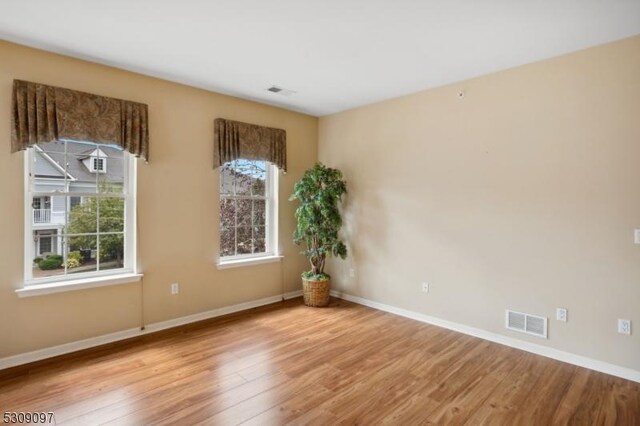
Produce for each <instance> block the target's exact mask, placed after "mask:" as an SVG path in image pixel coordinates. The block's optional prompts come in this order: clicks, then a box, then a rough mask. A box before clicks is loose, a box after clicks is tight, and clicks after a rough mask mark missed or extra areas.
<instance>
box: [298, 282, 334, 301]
mask: <svg viewBox="0 0 640 426" xmlns="http://www.w3.org/2000/svg"><path fill="white" fill-rule="evenodd" d="M329 290H331V280H325V281H311V280H307V279H304V278H303V279H302V295H303V297H304V304H305V305H307V306H315V307H320V306H327V305H328V304H329Z"/></svg>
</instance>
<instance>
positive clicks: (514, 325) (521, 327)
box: [505, 309, 547, 339]
mask: <svg viewBox="0 0 640 426" xmlns="http://www.w3.org/2000/svg"><path fill="white" fill-rule="evenodd" d="M505 325H506V327H507V328H508V329H509V330H514V331H519V332H521V333H526V334H531V335H532V336H538V337H542V338H545V339H546V338H547V319H546V318H545V317H540V316H537V315H531V314H524V313H522V312H516V311H510V310H508V309H507V311H506V324H505Z"/></svg>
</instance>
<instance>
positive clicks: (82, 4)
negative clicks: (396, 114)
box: [0, 0, 640, 116]
mask: <svg viewBox="0 0 640 426" xmlns="http://www.w3.org/2000/svg"><path fill="white" fill-rule="evenodd" d="M639 33H640V0H528V1H523V0H485V1H478V0H440V1H435V0H422V1H419V0H395V1H390V0H342V1H339V0H323V1H320V0H270V1H265V0H209V1H205V0H201V1H199V0H180V1H179V0H172V1H168V0H109V1H96V0H94V1H89V0H0V38H2V39H6V40H9V41H14V42H17V43H22V44H26V45H30V46H34V47H38V48H43V49H46V50H50V51H53V52H59V53H63V54H66V55H70V56H74V57H78V58H82V59H87V60H90V61H95V62H99V63H103V64H108V65H112V66H115V67H118V68H124V69H127V70H132V71H137V72H140V73H143V74H148V75H152V76H156V77H160V78H164V79H167V80H172V81H176V82H181V83H185V84H188V85H192V86H196V87H201V88H204V89H208V90H213V91H216V92H221V93H225V94H229V95H234V96H238V97H241V98H246V99H251V100H255V101H258V102H264V103H268V104H272V105H277V106H281V107H283V108H287V109H291V110H295V111H301V112H305V113H308V114H312V115H316V116H322V115H326V114H331V113H334V112H338V111H342V110H345V109H349V108H353V107H357V106H360V105H364V104H368V103H371V102H376V101H380V100H383V99H388V98H392V97H396V96H400V95H403V94H407V93H412V92H416V91H419V90H422V89H426V88H430V87H435V86H440V85H443V84H447V83H452V82H455V81H460V80H464V79H468V78H471V77H475V76H478V75H482V74H487V73H490V72H494V71H498V70H501V69H505V68H510V67H514V66H517V65H521V64H525V63H530V62H534V61H537V60H540V59H544V58H549V57H552V56H557V55H560V54H563V53H567V52H571V51H575V50H579V49H583V48H586V47H589V46H594V45H597V44H602V43H606V42H608V41H613V40H617V39H620V38H624V37H628V36H631V35H635V34H639ZM0 66H2V65H1V64H0ZM271 85H277V86H281V87H284V88H286V89H290V90H294V91H296V92H297V93H295V94H293V95H291V96H283V95H278V94H273V93H270V92H268V91H266V88H267V87H269V86H271Z"/></svg>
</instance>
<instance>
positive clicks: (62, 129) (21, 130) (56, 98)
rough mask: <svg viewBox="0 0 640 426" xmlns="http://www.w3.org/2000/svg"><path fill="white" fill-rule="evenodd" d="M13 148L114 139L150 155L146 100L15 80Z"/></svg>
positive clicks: (139, 154)
mask: <svg viewBox="0 0 640 426" xmlns="http://www.w3.org/2000/svg"><path fill="white" fill-rule="evenodd" d="M12 101H13V105H12V109H11V152H17V151H21V150H23V149H26V148H28V147H30V146H32V145H34V144H37V143H44V142H53V141H56V140H72V141H86V142H94V143H104V144H116V145H120V146H121V147H122V148H124V149H125V150H127V151H128V152H130V153H132V154H134V155H135V156H137V157H142V158H144V159H145V160H146V161H148V160H149V120H148V112H147V105H145V104H141V103H137V102H130V101H125V100H122V99H115V98H108V97H106V96H98V95H93V94H90V93H85V92H78V91H76V90H70V89H63V88H60V87H54V86H47V85H44V84H38V83H31V82H28V81H22V80H14V81H13V99H12Z"/></svg>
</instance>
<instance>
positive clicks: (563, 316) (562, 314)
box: [556, 308, 568, 322]
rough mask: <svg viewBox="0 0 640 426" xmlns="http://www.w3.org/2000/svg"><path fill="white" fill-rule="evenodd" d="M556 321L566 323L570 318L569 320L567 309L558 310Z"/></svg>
mask: <svg viewBox="0 0 640 426" xmlns="http://www.w3.org/2000/svg"><path fill="white" fill-rule="evenodd" d="M556 319H557V320H558V321H564V322H567V321H568V318H567V308H557V309H556Z"/></svg>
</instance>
